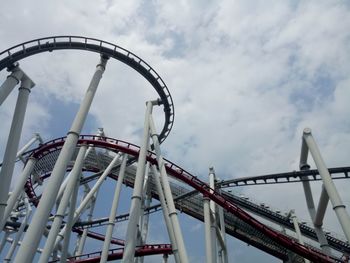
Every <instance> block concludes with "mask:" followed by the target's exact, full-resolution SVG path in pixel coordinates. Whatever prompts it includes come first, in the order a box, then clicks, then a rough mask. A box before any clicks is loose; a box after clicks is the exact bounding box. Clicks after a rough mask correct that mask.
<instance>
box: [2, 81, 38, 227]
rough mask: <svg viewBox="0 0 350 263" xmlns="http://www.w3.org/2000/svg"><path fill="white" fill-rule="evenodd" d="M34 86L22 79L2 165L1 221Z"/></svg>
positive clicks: (32, 83) (31, 82)
mask: <svg viewBox="0 0 350 263" xmlns="http://www.w3.org/2000/svg"><path fill="white" fill-rule="evenodd" d="M34 85H35V84H34V82H33V81H32V80H31V79H30V78H28V77H26V78H23V79H22V82H21V86H20V88H19V92H18V97H17V102H16V107H15V112H14V115H13V119H12V124H11V128H10V133H9V137H8V140H7V144H6V149H5V153H4V161H3V163H2V167H1V171H0V181H1V184H0V220H2V219H3V218H4V212H5V208H6V205H7V199H8V193H9V189H10V184H11V179H12V173H13V169H14V167H15V162H16V154H17V150H18V145H19V140H20V137H21V133H22V127H23V122H24V116H25V113H26V108H27V104H28V98H29V93H30V90H31V89H32V88H33V87H34ZM1 230H2V229H1Z"/></svg>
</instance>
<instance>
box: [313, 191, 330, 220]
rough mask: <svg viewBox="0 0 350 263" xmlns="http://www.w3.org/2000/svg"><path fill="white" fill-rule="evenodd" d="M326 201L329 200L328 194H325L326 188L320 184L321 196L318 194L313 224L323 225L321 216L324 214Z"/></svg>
mask: <svg viewBox="0 0 350 263" xmlns="http://www.w3.org/2000/svg"><path fill="white" fill-rule="evenodd" d="M328 201H329V196H328V194H327V191H326V188H325V187H324V185H322V192H321V196H320V201H319V202H318V207H317V211H316V216H315V219H314V224H315V225H316V226H322V225H323V218H324V216H325V214H326V210H327V205H328Z"/></svg>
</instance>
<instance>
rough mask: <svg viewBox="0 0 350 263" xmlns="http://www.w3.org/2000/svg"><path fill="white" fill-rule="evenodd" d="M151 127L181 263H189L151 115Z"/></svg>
mask: <svg viewBox="0 0 350 263" xmlns="http://www.w3.org/2000/svg"><path fill="white" fill-rule="evenodd" d="M149 125H150V131H151V137H152V141H153V145H154V149H155V152H156V155H157V162H158V167H159V171H160V180H161V183H162V186H163V189H164V196H165V200H166V202H167V204H168V208H169V217H170V220H171V223H172V225H173V228H174V234H175V240H176V244H177V247H178V249H179V256H180V261H181V263H187V262H188V256H187V251H186V247H185V243H184V240H183V237H182V232H181V227H180V223H179V219H178V217H177V212H176V208H175V205H174V200H173V195H172V193H171V189H170V185H169V181H168V176H167V174H166V170H165V164H164V160H163V157H162V154H161V151H160V146H159V140H158V135H157V131H156V128H155V125H154V121H153V117H152V115H151V114H150V116H149Z"/></svg>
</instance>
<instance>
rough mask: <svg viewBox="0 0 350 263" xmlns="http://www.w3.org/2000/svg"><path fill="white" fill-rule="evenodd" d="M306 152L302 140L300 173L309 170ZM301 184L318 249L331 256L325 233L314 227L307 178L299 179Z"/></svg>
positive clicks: (311, 199) (313, 207) (309, 187)
mask: <svg viewBox="0 0 350 263" xmlns="http://www.w3.org/2000/svg"><path fill="white" fill-rule="evenodd" d="M308 152H309V149H308V148H307V145H306V142H305V140H304V139H302V144H301V153H300V163H299V168H300V170H301V171H305V170H309V169H310V165H308V163H307V159H308ZM301 181H302V184H303V189H304V194H305V200H306V205H307V208H308V211H309V214H310V218H311V221H312V223H313V225H314V229H315V233H316V236H317V239H318V242H319V243H320V247H321V249H322V251H323V252H324V253H325V254H327V255H331V248H330V246H329V245H328V241H327V239H326V236H325V233H324V232H323V229H322V227H320V226H316V225H315V224H314V219H315V216H316V210H315V204H314V199H313V197H312V191H311V186H310V182H309V181H307V178H301Z"/></svg>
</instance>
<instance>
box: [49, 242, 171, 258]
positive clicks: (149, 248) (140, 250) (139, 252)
mask: <svg viewBox="0 0 350 263" xmlns="http://www.w3.org/2000/svg"><path fill="white" fill-rule="evenodd" d="M123 252H124V248H117V249H111V250H109V255H108V258H107V260H108V261H110V260H117V259H122V257H123ZM172 253H173V252H172V248H171V245H169V244H154V245H144V246H141V247H137V248H136V250H135V256H136V257H143V256H150V255H160V254H163V255H164V254H166V255H170V254H172ZM101 254H102V251H98V252H94V253H89V254H84V255H81V256H78V257H71V258H68V260H69V261H68V262H72V263H73V262H76V263H78V262H79V263H93V262H100V260H101ZM50 262H57V261H50Z"/></svg>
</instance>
